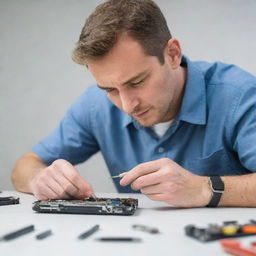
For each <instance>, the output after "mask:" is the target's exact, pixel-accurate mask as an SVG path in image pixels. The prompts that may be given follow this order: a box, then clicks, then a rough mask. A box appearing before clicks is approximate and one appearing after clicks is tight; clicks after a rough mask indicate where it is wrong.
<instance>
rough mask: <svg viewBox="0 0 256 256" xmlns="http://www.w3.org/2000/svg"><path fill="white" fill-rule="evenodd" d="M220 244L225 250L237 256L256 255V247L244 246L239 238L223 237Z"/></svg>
mask: <svg viewBox="0 0 256 256" xmlns="http://www.w3.org/2000/svg"><path fill="white" fill-rule="evenodd" d="M220 244H221V246H222V248H223V249H224V251H225V252H227V253H230V254H232V255H236V256H256V250H255V247H254V248H253V247H252V248H246V247H242V246H241V243H240V242H239V240H237V239H222V240H220Z"/></svg>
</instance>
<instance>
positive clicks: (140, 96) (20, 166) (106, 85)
mask: <svg viewBox="0 0 256 256" xmlns="http://www.w3.org/2000/svg"><path fill="white" fill-rule="evenodd" d="M73 59H74V61H76V62H77V63H79V64H81V65H84V66H86V67H87V68H88V69H89V70H90V72H91V73H92V75H93V76H94V78H95V80H96V82H97V86H93V87H91V88H90V89H88V90H87V91H86V92H85V93H84V94H83V95H82V96H81V97H80V99H79V100H78V101H77V102H76V103H75V104H74V105H73V106H72V107H71V108H70V109H69V111H68V112H67V114H66V116H65V117H64V118H63V120H62V121H61V123H60V125H59V126H58V127H57V128H56V130H55V131H54V132H53V133H52V134H50V135H49V136H48V137H47V138H46V139H44V140H43V141H41V142H40V143H38V144H37V145H36V146H35V147H34V148H33V152H29V153H27V154H26V155H25V156H24V157H22V158H21V159H20V160H19V161H18V162H17V164H16V166H15V168H14V170H13V176H12V178H13V183H14V186H15V187H16V189H17V190H20V191H23V192H28V193H33V194H34V195H35V196H36V197H37V198H38V199H41V200H47V199H49V198H73V197H75V198H83V197H89V196H91V195H92V194H93V189H92V187H91V185H90V184H89V183H88V182H87V181H85V180H84V179H82V178H81V176H80V175H79V173H78V171H77V170H76V169H75V167H74V165H75V164H78V163H80V162H83V161H85V160H86V159H88V158H89V157H90V156H91V155H93V154H94V153H96V152H98V151H99V150H101V152H102V154H103V157H104V159H105V161H106V164H107V166H108V168H109V171H110V173H111V174H112V175H117V174H119V173H120V171H126V174H125V175H124V176H123V177H122V179H121V180H120V183H119V181H116V180H115V185H116V187H117V189H118V191H119V192H132V191H140V192H141V193H143V194H145V195H146V196H147V197H149V198H150V199H152V200H157V201H163V202H166V203H168V204H171V205H174V206H179V207H203V206H211V207H215V206H249V207H253V206H256V199H255V197H254V195H255V192H256V186H255V184H256V174H255V173H254V172H255V171H256V144H255V143H253V141H254V140H255V138H256V115H255V108H256V104H255V102H256V79H255V77H253V76H252V75H250V74H248V73H247V72H245V71H243V70H241V69H239V68H237V67H235V66H231V65H226V64H223V63H213V64H210V63H206V62H191V61H190V60H189V59H188V58H186V57H185V56H183V55H182V51H181V47H180V43H179V41H178V40H177V39H175V38H172V36H171V34H170V32H169V29H168V27H167V24H166V21H165V18H164V17H163V14H162V13H161V11H160V9H159V8H158V7H157V6H156V4H155V3H154V2H152V1H151V0H110V1H107V2H106V3H103V4H101V5H99V6H98V7H97V8H96V10H95V11H94V12H93V13H92V14H91V15H90V17H89V18H88V19H87V21H86V24H85V26H84V27H83V29H82V32H81V35H80V38H79V41H78V43H77V45H76V48H75V49H74V52H73ZM129 185H130V186H129Z"/></svg>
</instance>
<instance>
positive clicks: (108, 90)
mask: <svg viewBox="0 0 256 256" xmlns="http://www.w3.org/2000/svg"><path fill="white" fill-rule="evenodd" d="M115 90H116V89H114V88H108V89H105V91H106V93H110V92H114V91H115Z"/></svg>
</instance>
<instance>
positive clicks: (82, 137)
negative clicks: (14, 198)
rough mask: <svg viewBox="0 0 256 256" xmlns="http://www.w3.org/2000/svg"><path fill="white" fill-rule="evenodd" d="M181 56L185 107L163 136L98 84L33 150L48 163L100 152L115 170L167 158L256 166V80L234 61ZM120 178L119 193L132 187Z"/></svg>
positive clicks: (214, 170)
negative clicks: (116, 103) (123, 108)
mask: <svg viewBox="0 0 256 256" xmlns="http://www.w3.org/2000/svg"><path fill="white" fill-rule="evenodd" d="M183 62H184V64H185V65H186V67H187V72H188V76H187V81H186V84H185V92H184V97H183V102H182V106H181V109H180V112H179V114H178V115H177V117H176V118H175V120H174V122H173V123H172V124H171V126H170V127H169V129H168V130H167V132H166V133H165V135H164V136H163V137H162V138H158V137H157V136H156V135H155V134H154V132H153V130H152V129H151V128H149V127H147V128H146V127H142V126H140V125H139V124H138V123H137V122H136V121H135V120H133V119H132V118H131V117H130V116H128V115H126V114H125V113H123V112H122V111H121V110H119V109H118V108H117V107H116V106H114V104H113V103H112V102H111V101H110V100H109V99H108V97H107V95H106V93H105V92H104V91H102V90H101V89H98V88H97V87H96V86H92V87H90V88H89V89H87V90H86V92H85V93H84V94H83V95H82V96H81V97H80V98H79V99H78V100H77V101H76V102H75V103H74V104H73V105H72V106H71V108H70V109H69V110H68V111H67V113H66V115H65V117H64V118H63V120H62V121H61V122H60V124H59V126H58V127H57V128H56V129H55V130H54V131H53V132H52V133H51V134H50V135H49V136H48V137H47V138H45V139H44V140H42V141H41V142H39V143H38V144H37V145H35V146H34V148H33V152H34V153H35V154H37V155H38V156H39V157H40V158H41V159H42V160H43V161H44V162H45V163H46V164H51V163H52V162H53V161H54V160H56V159H59V158H61V159H66V160H67V161H69V162H70V163H72V164H74V165H75V164H78V163H81V162H84V161H85V160H87V159H88V158H89V157H90V156H92V155H93V154H95V153H96V152H98V151H99V150H100V151H101V153H102V155H103V157H104V159H105V161H106V164H107V167H108V169H109V172H110V173H111V175H116V174H119V173H120V172H122V171H125V170H130V169H131V168H133V167H135V166H136V165H138V164H140V163H143V162H147V161H152V160H156V159H160V158H164V157H167V158H170V159H172V160H174V161H175V162H177V163H178V164H180V165H181V166H183V167H184V168H186V169H187V170H189V171H191V172H193V173H195V174H198V175H238V174H246V173H250V172H254V171H256V78H255V77H254V76H252V75H251V74H249V73H247V72H245V71H243V70H242V69H240V68H238V67H236V66H234V65H227V64H224V63H220V62H216V63H207V62H192V61H190V60H189V59H187V58H184V59H183ZM114 182H115V186H116V188H117V190H118V191H119V192H132V190H131V188H130V187H122V186H120V185H119V180H114Z"/></svg>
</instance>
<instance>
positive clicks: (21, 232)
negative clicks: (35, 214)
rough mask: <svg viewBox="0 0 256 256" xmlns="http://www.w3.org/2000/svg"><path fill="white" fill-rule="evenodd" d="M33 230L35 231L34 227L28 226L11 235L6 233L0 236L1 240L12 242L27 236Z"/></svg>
mask: <svg viewBox="0 0 256 256" xmlns="http://www.w3.org/2000/svg"><path fill="white" fill-rule="evenodd" d="M34 230H35V227H34V225H30V226H27V227H25V228H21V229H18V230H16V231H14V232H11V233H8V234H6V235H4V236H2V237H1V240H5V241H9V240H13V239H15V238H18V237H20V236H23V235H25V234H28V233H30V232H32V231H34Z"/></svg>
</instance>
